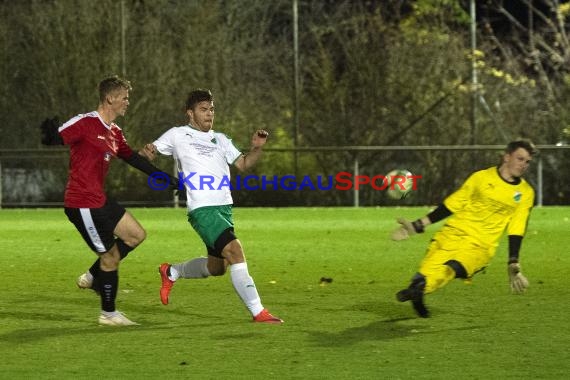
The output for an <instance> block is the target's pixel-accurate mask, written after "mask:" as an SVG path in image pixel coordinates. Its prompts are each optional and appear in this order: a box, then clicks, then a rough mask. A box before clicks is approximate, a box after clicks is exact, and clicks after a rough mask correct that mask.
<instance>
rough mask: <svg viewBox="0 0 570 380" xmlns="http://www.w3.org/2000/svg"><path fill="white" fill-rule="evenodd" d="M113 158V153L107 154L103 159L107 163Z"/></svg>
mask: <svg viewBox="0 0 570 380" xmlns="http://www.w3.org/2000/svg"><path fill="white" fill-rule="evenodd" d="M111 157H112V154H111V153H109V152H105V156H104V157H103V159H104V160H105V161H111Z"/></svg>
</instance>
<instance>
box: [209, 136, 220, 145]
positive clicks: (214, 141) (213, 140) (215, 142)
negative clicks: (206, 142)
mask: <svg viewBox="0 0 570 380" xmlns="http://www.w3.org/2000/svg"><path fill="white" fill-rule="evenodd" d="M210 141H211V142H213V143H214V144H217V143H218V142H217V141H216V138H215V137H214V138H213V139H211V140H210Z"/></svg>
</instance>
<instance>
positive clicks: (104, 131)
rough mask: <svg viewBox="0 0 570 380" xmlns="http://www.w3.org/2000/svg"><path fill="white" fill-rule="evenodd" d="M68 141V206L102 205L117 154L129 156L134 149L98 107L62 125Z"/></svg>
mask: <svg viewBox="0 0 570 380" xmlns="http://www.w3.org/2000/svg"><path fill="white" fill-rule="evenodd" d="M59 133H60V135H61V137H62V138H63V142H64V144H65V145H69V146H70V159H69V180H68V181H67V186H66V187H65V196H64V204H65V207H73V208H99V207H103V205H104V204H105V201H106V200H107V197H106V195H105V191H104V184H105V177H106V176H107V172H108V171H109V164H110V163H111V159H112V158H113V157H119V158H122V159H128V158H129V157H131V155H132V154H133V151H132V150H131V148H130V147H129V145H128V144H127V141H126V140H125V136H124V135H123V131H122V130H121V128H119V127H118V126H117V125H116V124H114V123H112V124H111V125H107V124H105V122H104V121H103V119H101V116H100V115H99V113H97V112H96V111H93V112H90V113H87V114H80V115H77V116H75V117H73V118H71V119H70V120H69V121H67V122H66V123H64V124H63V125H62V126H61V127H59Z"/></svg>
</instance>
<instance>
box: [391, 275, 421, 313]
mask: <svg viewBox="0 0 570 380" xmlns="http://www.w3.org/2000/svg"><path fill="white" fill-rule="evenodd" d="M425 286H426V277H425V276H424V275H422V274H421V273H416V274H415V275H414V277H413V278H412V283H411V284H410V286H409V287H407V288H406V289H403V290H400V291H399V292H398V293H396V298H397V300H398V301H400V302H406V301H412V306H413V308H414V310H415V311H416V313H417V314H418V315H419V316H420V317H422V318H427V317H429V310H428V309H427V307H426V306H425V304H424V289H425Z"/></svg>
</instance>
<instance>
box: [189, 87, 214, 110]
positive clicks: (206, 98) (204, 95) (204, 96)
mask: <svg viewBox="0 0 570 380" xmlns="http://www.w3.org/2000/svg"><path fill="white" fill-rule="evenodd" d="M212 101H214V95H212V92H211V91H210V90H206V89H203V88H199V89H197V90H194V91H192V92H191V93H190V94H188V98H187V99H186V111H188V110H190V109H192V110H193V109H194V107H195V106H196V104H198V103H200V102H212Z"/></svg>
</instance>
